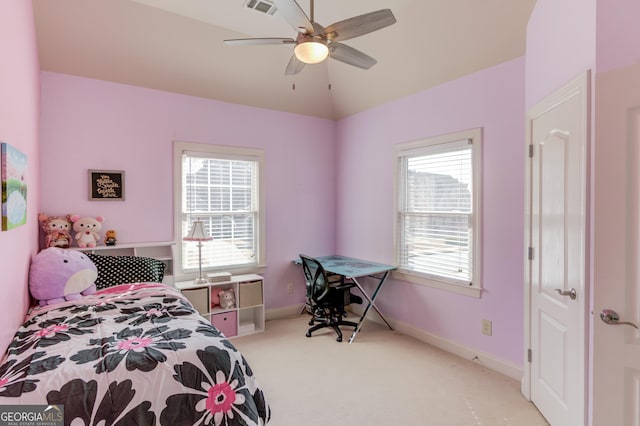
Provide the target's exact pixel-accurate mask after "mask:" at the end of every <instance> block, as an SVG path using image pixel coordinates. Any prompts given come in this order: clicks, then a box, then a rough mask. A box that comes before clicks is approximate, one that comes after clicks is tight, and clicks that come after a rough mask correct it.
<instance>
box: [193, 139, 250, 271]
mask: <svg viewBox="0 0 640 426" xmlns="http://www.w3.org/2000/svg"><path fill="white" fill-rule="evenodd" d="M258 167H259V163H258V161H257V160H256V161H254V160H251V159H243V158H234V157H229V158H225V157H222V158H220V157H218V156H216V155H213V154H208V155H205V154H203V153H192V152H183V155H182V237H184V236H185V235H187V233H188V232H189V229H190V227H191V223H192V222H193V221H194V220H196V219H199V220H202V221H203V222H204V225H205V231H206V233H207V235H209V236H211V237H213V241H209V242H206V243H204V244H203V246H202V267H203V268H209V269H216V268H225V267H241V266H252V265H256V264H257V250H258V241H257V239H258V232H257V226H258V217H259V211H258V209H259V202H258ZM197 268H198V247H197V244H196V243H185V244H182V269H183V270H189V269H197Z"/></svg>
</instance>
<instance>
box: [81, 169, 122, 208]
mask: <svg viewBox="0 0 640 426" xmlns="http://www.w3.org/2000/svg"><path fill="white" fill-rule="evenodd" d="M89 200H118V201H124V171H123V170H89Z"/></svg>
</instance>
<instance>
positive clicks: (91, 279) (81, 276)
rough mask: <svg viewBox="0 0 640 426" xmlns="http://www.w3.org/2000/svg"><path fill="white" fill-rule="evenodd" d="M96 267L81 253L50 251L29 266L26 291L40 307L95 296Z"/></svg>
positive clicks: (43, 253)
mask: <svg viewBox="0 0 640 426" xmlns="http://www.w3.org/2000/svg"><path fill="white" fill-rule="evenodd" d="M96 278H98V269H97V268H96V265H94V264H93V262H92V261H91V260H90V259H89V258H88V257H87V256H86V255H85V254H84V253H82V252H80V251H75V250H65V249H61V248H58V247H49V248H48V249H45V250H42V251H41V252H40V253H38V254H37V255H36V256H35V257H34V258H33V261H32V262H31V270H30V273H29V290H30V291H31V295H32V296H33V297H34V298H35V299H37V300H38V301H39V303H40V306H44V305H50V304H52V303H60V302H64V301H65V300H75V299H80V298H81V297H82V296H86V295H88V294H92V293H95V291H96V285H95V281H96Z"/></svg>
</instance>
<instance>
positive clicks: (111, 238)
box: [104, 229, 118, 246]
mask: <svg viewBox="0 0 640 426" xmlns="http://www.w3.org/2000/svg"><path fill="white" fill-rule="evenodd" d="M116 235H117V234H116V231H114V230H113V229H107V230H106V231H104V244H105V245H107V246H115V245H116V243H117V242H118V239H117V238H116Z"/></svg>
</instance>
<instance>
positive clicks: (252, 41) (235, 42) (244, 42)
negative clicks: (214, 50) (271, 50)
mask: <svg viewBox="0 0 640 426" xmlns="http://www.w3.org/2000/svg"><path fill="white" fill-rule="evenodd" d="M295 42H296V41H295V40H294V39H292V38H234V39H229V40H225V41H224V44H226V45H228V46H249V45H256V44H293V43H295Z"/></svg>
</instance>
